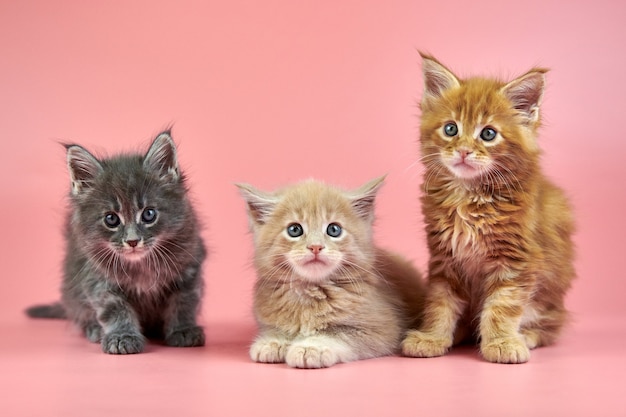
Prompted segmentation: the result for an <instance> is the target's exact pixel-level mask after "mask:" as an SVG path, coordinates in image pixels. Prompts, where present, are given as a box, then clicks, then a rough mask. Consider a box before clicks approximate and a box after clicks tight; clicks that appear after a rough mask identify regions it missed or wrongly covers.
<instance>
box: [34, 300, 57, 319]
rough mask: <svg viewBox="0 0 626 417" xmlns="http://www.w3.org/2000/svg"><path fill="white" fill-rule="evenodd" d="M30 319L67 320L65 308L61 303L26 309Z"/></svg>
mask: <svg viewBox="0 0 626 417" xmlns="http://www.w3.org/2000/svg"><path fill="white" fill-rule="evenodd" d="M26 315H27V316H28V317H33V318H38V319H66V318H67V315H66V314H65V308H63V305H62V304H61V303H60V302H56V303H53V304H41V305H36V306H32V307H28V308H27V309H26Z"/></svg>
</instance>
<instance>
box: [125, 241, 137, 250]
mask: <svg viewBox="0 0 626 417" xmlns="http://www.w3.org/2000/svg"><path fill="white" fill-rule="evenodd" d="M126 243H127V244H128V246H130V247H131V248H134V247H136V246H137V245H138V244H139V240H138V239H134V240H127V241H126Z"/></svg>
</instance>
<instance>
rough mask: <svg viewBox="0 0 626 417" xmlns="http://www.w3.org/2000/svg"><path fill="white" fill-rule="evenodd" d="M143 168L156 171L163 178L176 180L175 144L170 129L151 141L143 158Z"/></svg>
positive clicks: (177, 174)
mask: <svg viewBox="0 0 626 417" xmlns="http://www.w3.org/2000/svg"><path fill="white" fill-rule="evenodd" d="M143 165H144V168H146V169H147V170H149V171H152V172H157V173H158V174H159V176H160V177H161V178H163V179H169V180H171V181H172V182H176V181H178V180H179V179H180V172H179V169H178V157H177V155H176V145H175V144H174V140H173V139H172V136H171V133H170V131H165V132H162V133H160V134H159V135H158V136H157V137H156V138H155V139H154V141H153V142H152V145H151V146H150V149H149V150H148V152H147V153H146V156H145V157H144V160H143Z"/></svg>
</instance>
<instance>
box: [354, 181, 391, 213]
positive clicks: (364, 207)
mask: <svg viewBox="0 0 626 417" xmlns="http://www.w3.org/2000/svg"><path fill="white" fill-rule="evenodd" d="M385 177H386V176H382V177H378V178H376V179H374V180H372V181H370V182H368V183H367V184H365V185H363V186H361V187H359V188H358V189H356V190H354V191H351V192H349V193H348V198H349V199H350V202H351V203H352V208H353V209H354V211H355V212H356V213H357V214H358V215H359V217H362V218H364V219H373V218H374V201H375V200H376V193H378V190H379V189H380V187H382V186H383V183H384V181H385Z"/></svg>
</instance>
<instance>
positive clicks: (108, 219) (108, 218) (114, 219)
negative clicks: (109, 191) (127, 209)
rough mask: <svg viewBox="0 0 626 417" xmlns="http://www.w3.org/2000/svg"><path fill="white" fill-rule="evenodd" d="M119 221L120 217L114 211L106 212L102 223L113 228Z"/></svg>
mask: <svg viewBox="0 0 626 417" xmlns="http://www.w3.org/2000/svg"><path fill="white" fill-rule="evenodd" d="M120 223H121V221H120V217H119V216H118V215H117V214H115V213H107V214H106V215H105V216H104V224H105V225H106V226H107V227H110V228H111V229H115V228H116V227H117V226H119V225H120Z"/></svg>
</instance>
